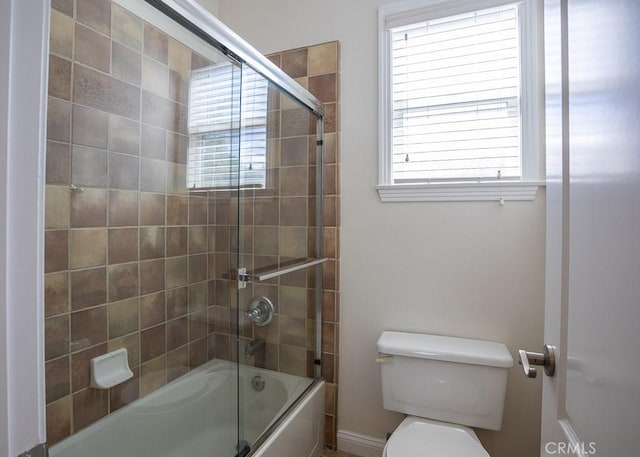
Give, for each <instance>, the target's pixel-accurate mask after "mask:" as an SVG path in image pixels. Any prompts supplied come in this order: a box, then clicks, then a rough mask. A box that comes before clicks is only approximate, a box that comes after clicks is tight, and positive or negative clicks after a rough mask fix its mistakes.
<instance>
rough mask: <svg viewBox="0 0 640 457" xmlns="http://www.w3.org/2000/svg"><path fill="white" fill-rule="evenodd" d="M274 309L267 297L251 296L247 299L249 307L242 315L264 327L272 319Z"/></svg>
mask: <svg viewBox="0 0 640 457" xmlns="http://www.w3.org/2000/svg"><path fill="white" fill-rule="evenodd" d="M274 314H275V309H274V307H273V303H271V300H269V299H268V298H267V297H253V298H252V299H251V301H249V308H248V309H247V310H246V311H245V312H244V317H246V318H247V319H249V320H250V321H251V322H253V323H254V324H256V325H257V326H258V327H264V326H265V325H268V324H269V323H270V322H271V321H272V320H273V315H274Z"/></svg>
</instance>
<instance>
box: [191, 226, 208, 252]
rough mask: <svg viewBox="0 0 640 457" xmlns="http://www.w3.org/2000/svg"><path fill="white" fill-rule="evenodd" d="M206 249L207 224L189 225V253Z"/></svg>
mask: <svg viewBox="0 0 640 457" xmlns="http://www.w3.org/2000/svg"><path fill="white" fill-rule="evenodd" d="M206 251H207V226H206V225H199V226H196V227H189V254H199V253H203V252H206Z"/></svg>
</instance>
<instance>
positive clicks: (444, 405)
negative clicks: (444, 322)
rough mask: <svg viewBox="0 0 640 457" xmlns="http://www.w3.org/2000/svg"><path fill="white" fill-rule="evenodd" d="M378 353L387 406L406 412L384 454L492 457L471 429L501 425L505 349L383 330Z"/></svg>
mask: <svg viewBox="0 0 640 457" xmlns="http://www.w3.org/2000/svg"><path fill="white" fill-rule="evenodd" d="M378 353H379V358H378V362H380V364H381V375H382V398H383V402H384V408H385V409H387V410H390V411H398V412H401V413H405V414H408V416H407V418H406V419H405V420H404V421H403V422H402V423H401V424H400V425H399V426H398V428H397V429H396V430H395V431H394V432H393V434H392V435H391V437H390V438H389V440H388V441H387V444H386V445H385V447H384V452H383V457H489V454H488V453H487V451H486V450H485V449H484V448H483V447H482V444H480V440H478V437H477V436H476V434H475V432H474V431H473V430H472V429H471V428H470V427H478V428H485V429H489V430H500V428H501V427H502V411H503V408H504V397H505V393H506V387H507V372H508V369H509V368H510V367H512V366H513V358H512V357H511V354H510V353H509V350H508V349H507V347H506V346H505V345H504V344H501V343H493V342H490V341H480V340H470V339H465V338H452V337H446V336H436V335H425V334H418V333H401V332H383V333H382V335H380V338H379V339H378Z"/></svg>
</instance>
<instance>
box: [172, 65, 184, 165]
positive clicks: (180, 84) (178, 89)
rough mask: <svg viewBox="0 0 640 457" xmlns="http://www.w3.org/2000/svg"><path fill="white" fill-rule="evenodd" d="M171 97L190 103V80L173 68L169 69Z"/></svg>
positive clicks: (179, 101)
mask: <svg viewBox="0 0 640 457" xmlns="http://www.w3.org/2000/svg"><path fill="white" fill-rule="evenodd" d="M187 78H188V76H187ZM169 98H170V99H171V100H175V101H176V102H178V103H182V104H185V105H186V104H187V103H189V80H188V79H185V78H183V77H182V76H181V75H180V74H179V73H178V72H176V71H173V70H170V71H169ZM185 163H186V162H185Z"/></svg>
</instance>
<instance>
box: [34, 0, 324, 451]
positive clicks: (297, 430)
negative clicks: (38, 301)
mask: <svg viewBox="0 0 640 457" xmlns="http://www.w3.org/2000/svg"><path fill="white" fill-rule="evenodd" d="M56 3H57V2H54V8H53V9H52V17H51V49H50V52H51V54H50V63H49V66H50V72H49V74H50V77H49V78H50V80H49V99H48V135H47V136H48V143H47V182H46V191H45V192H46V193H45V197H46V207H47V211H46V230H45V245H46V252H45V288H46V290H45V297H46V299H45V308H46V312H45V314H46V320H45V328H46V348H45V353H46V355H45V358H46V388H47V441H48V444H49V446H50V454H51V455H53V456H57V457H75V456H80V455H95V456H101V455H104V456H112V455H119V456H123V457H124V456H129V455H130V456H134V455H136V456H137V455H155V456H166V457H169V456H183V455H194V456H199V455H202V456H203V457H204V456H216V457H234V456H246V455H256V456H264V457H268V456H272V455H273V456H275V455H279V456H288V455H291V456H292V457H293V456H295V457H299V456H304V455H309V456H318V455H319V453H320V450H321V449H322V447H323V444H324V441H323V440H324V430H323V427H324V421H325V417H324V412H325V409H324V399H325V394H324V389H325V383H324V381H323V380H322V379H321V369H322V362H321V360H322V356H321V353H322V347H323V346H322V341H321V335H322V331H321V328H322V327H321V325H322V301H323V285H322V281H323V266H324V263H325V261H326V260H327V259H326V258H325V256H324V249H323V145H324V129H325V116H324V113H325V107H324V105H323V104H322V103H321V102H320V101H318V99H316V98H315V97H314V96H313V95H311V94H310V93H309V92H307V90H305V89H304V88H302V87H301V86H300V85H299V84H297V83H296V82H295V81H294V80H293V79H292V78H290V77H289V76H287V75H286V74H285V73H284V72H283V71H281V70H280V69H279V68H278V67H277V66H276V65H274V64H273V63H272V62H270V61H269V59H267V58H265V57H264V56H262V55H261V54H259V53H258V52H257V51H256V50H254V49H253V48H251V47H250V46H249V45H248V44H247V43H246V42H244V41H243V40H242V39H241V38H240V37H238V36H237V35H236V34H234V33H233V32H232V31H231V30H229V29H228V28H227V27H226V26H224V25H223V24H222V23H221V22H219V21H218V20H217V19H216V18H215V17H214V16H212V15H211V14H210V13H208V12H206V10H204V9H203V8H202V7H201V6H199V5H198V3H197V2H195V1H193V0H165V1H159V0H146V1H145V0H112V1H108V0H101V1H97V0H84V1H77V2H71V3H70V6H69V5H68V4H64V2H61V3H60V4H57V5H56ZM122 349H126V356H125V357H126V364H127V365H128V366H129V367H130V371H127V372H128V373H129V374H128V375H127V378H128V379H125V378H123V379H124V380H123V381H122V382H120V383H119V384H117V385H115V386H113V387H111V384H104V385H103V384H100V383H97V384H96V383H93V382H92V383H91V384H90V382H89V380H90V378H91V376H92V373H91V361H92V360H94V359H97V360H98V361H99V360H103V359H105V358H104V357H103V358H102V359H98V358H99V357H101V356H104V355H105V354H111V353H114V352H116V351H119V352H117V354H118V355H120V356H122V353H123V352H124V351H122ZM107 359H108V357H107ZM127 370H128V368H127ZM130 373H133V375H132V376H131V375H130ZM96 385H103V386H105V387H104V388H99V387H93V386H96ZM106 386H109V387H106ZM305 424H306V425H305ZM308 424H311V425H312V426H311V427H309V426H308ZM305 433H306V435H305ZM293 436H295V437H296V439H295V440H294V439H292V437H293ZM303 437H304V438H303ZM294 442H295V444H292V443H294Z"/></svg>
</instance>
